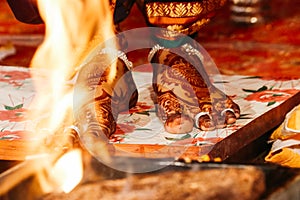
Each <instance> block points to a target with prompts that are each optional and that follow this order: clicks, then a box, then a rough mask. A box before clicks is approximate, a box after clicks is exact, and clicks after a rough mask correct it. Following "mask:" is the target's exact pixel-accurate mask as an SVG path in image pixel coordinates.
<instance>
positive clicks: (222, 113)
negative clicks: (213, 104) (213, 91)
mask: <svg viewBox="0 0 300 200" xmlns="http://www.w3.org/2000/svg"><path fill="white" fill-rule="evenodd" d="M227 111H230V112H232V113H233V114H234V110H233V109H232V108H226V109H224V110H222V112H221V116H224V115H225V113H226V112H227Z"/></svg>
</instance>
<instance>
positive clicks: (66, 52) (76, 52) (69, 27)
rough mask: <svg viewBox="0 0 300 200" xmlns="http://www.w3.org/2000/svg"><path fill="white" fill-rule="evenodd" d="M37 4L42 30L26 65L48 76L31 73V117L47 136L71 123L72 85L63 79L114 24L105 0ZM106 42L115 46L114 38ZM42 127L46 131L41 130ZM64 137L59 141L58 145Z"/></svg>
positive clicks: (40, 1)
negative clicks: (40, 36)
mask: <svg viewBox="0 0 300 200" xmlns="http://www.w3.org/2000/svg"><path fill="white" fill-rule="evenodd" d="M37 4H38V8H39V11H40V14H41V17H42V18H43V20H44V22H45V26H46V31H45V39H44V41H43V43H42V44H41V45H40V46H39V48H38V49H37V51H36V53H35V55H34V57H33V59H32V61H31V64H30V67H31V68H33V69H37V70H34V71H39V70H41V71H46V73H47V76H48V79H49V80H44V79H41V78H40V77H38V76H39V74H36V73H34V74H32V76H33V80H35V81H36V82H35V86H36V92H37V96H36V98H35V102H34V103H33V106H34V111H33V112H32V113H31V118H32V119H40V120H38V121H39V122H38V128H39V129H38V130H37V131H38V133H37V134H39V135H42V136H41V137H47V135H48V134H55V133H57V132H60V134H63V133H62V132H63V130H62V129H63V128H62V127H63V126H66V125H67V126H68V125H71V124H72V123H74V119H73V117H72V114H71V115H70V111H72V106H73V102H72V101H73V99H72V98H73V89H74V88H73V85H72V84H67V83H68V81H70V78H71V77H74V74H75V73H76V70H78V66H80V64H81V63H82V61H83V60H84V59H86V58H87V57H88V56H89V53H90V52H91V51H93V50H94V49H95V48H97V45H99V43H103V42H104V41H106V40H108V39H110V41H112V40H111V38H113V36H114V25H113V14H112V10H111V8H110V5H109V1H107V0H63V1H62V0H37ZM107 45H110V46H109V48H116V46H115V43H114V42H113V43H110V44H107ZM108 56H115V55H108ZM111 60H113V59H111ZM34 76H36V77H34ZM111 76H112V77H113V76H114V75H113V74H111ZM41 128H42V129H41ZM45 129H46V130H47V131H46V132H45V131H42V130H45ZM44 133H46V135H45V134H44ZM66 139H67V137H66V138H65V139H63V140H62V141H60V142H61V143H62V145H63V144H64V143H65V142H67V141H66ZM41 146H42V145H41Z"/></svg>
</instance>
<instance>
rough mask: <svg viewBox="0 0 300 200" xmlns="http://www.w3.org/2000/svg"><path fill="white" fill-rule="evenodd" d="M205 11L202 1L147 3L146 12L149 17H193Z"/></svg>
mask: <svg viewBox="0 0 300 200" xmlns="http://www.w3.org/2000/svg"><path fill="white" fill-rule="evenodd" d="M202 11H203V7H202V5H201V4H200V3H198V2H195V3H190V2H184V3H173V2H170V3H161V2H160V3H156V2H154V3H148V4H146V13H147V16H148V17H174V18H179V17H193V16H197V15H199V14H200V13H201V12H202Z"/></svg>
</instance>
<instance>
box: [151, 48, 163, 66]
mask: <svg viewBox="0 0 300 200" xmlns="http://www.w3.org/2000/svg"><path fill="white" fill-rule="evenodd" d="M161 49H164V47H162V46H160V45H159V44H156V45H155V46H154V47H152V49H151V51H150V52H149V54H148V61H149V62H151V60H152V58H153V56H154V55H155V54H156V52H158V51H159V50H161Z"/></svg>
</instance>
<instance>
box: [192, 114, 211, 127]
mask: <svg viewBox="0 0 300 200" xmlns="http://www.w3.org/2000/svg"><path fill="white" fill-rule="evenodd" d="M204 115H208V116H209V118H210V119H211V115H210V114H209V112H199V113H198V114H196V115H195V124H196V127H197V128H200V127H199V124H198V121H199V118H200V117H202V116H204Z"/></svg>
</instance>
